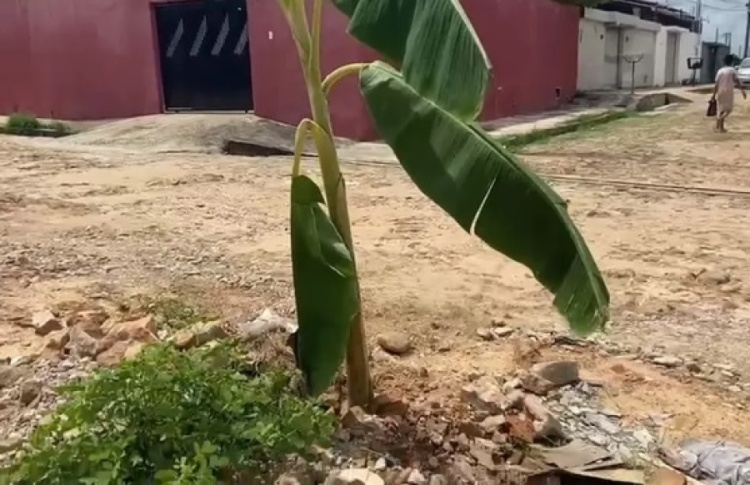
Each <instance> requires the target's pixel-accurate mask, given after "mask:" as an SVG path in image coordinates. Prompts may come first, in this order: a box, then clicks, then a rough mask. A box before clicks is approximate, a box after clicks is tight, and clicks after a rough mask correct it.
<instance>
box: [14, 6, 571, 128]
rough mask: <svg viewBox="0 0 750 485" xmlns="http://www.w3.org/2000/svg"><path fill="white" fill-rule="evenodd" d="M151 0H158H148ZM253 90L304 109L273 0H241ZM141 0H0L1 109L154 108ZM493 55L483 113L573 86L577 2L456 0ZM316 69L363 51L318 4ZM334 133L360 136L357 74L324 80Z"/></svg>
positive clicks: (264, 101) (73, 115)
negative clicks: (330, 86) (329, 89)
mask: <svg viewBox="0 0 750 485" xmlns="http://www.w3.org/2000/svg"><path fill="white" fill-rule="evenodd" d="M156 1H161V0H156ZM247 1H248V16H249V23H248V25H249V29H248V30H249V33H250V56H251V59H252V73H253V98H254V102H255V107H256V113H257V114H258V115H260V116H264V117H267V118H271V119H275V120H279V121H283V122H286V123H291V124H295V123H297V122H298V121H299V120H300V119H301V118H303V117H305V116H309V114H310V113H309V112H310V109H309V106H308V102H307V95H306V92H305V89H304V83H303V81H302V73H301V69H300V66H299V61H298V60H297V57H296V51H295V48H294V44H293V41H292V39H291V36H290V33H289V29H288V27H287V25H286V23H285V21H284V18H283V16H282V15H281V12H280V10H279V6H278V5H277V2H276V1H275V0H247ZM150 3H151V2H150V0H66V1H61V0H34V1H29V0H2V1H0V66H1V67H0V69H2V78H1V81H0V82H1V89H0V113H11V112H17V111H23V112H30V113H33V114H36V115H38V116H49V117H55V118H60V119H103V118H122V117H128V116H137V115H143V114H151V113H158V112H160V111H161V110H162V101H161V82H160V79H159V72H158V55H157V48H156V41H155V28H154V24H153V18H152V14H151V8H150ZM463 4H464V6H465V8H466V10H467V12H468V14H469V16H470V17H471V18H472V20H473V22H474V25H475V27H476V29H477V32H478V33H479V36H480V37H481V38H482V41H483V42H484V45H485V48H486V49H487V52H488V54H489V56H490V59H491V61H492V63H493V66H494V77H493V85H492V88H491V90H490V92H489V93H488V97H487V102H486V104H485V110H484V112H483V114H482V116H483V118H484V119H493V118H499V117H502V116H509V115H515V114H519V113H530V112H535V111H536V112H538V111H542V110H545V109H549V108H552V107H555V106H556V105H558V104H559V102H560V101H559V100H557V99H556V98H555V88H556V87H559V88H560V89H561V99H562V100H567V99H570V98H571V97H572V96H573V94H574V93H575V86H576V73H577V53H578V50H577V49H578V9H577V8H575V7H570V6H563V5H560V4H557V3H554V2H552V0H492V1H489V0H463ZM323 27H324V31H323V53H322V61H323V71H324V73H328V72H330V71H331V70H333V69H334V68H336V67H338V66H340V65H343V64H346V63H349V62H358V61H359V62H361V61H368V60H372V59H373V58H374V55H373V53H372V52H370V51H369V50H367V49H366V48H365V47H363V46H362V45H360V44H358V43H357V42H355V41H353V40H352V39H351V38H350V37H348V35H347V34H346V18H345V17H344V16H343V15H341V14H340V13H339V12H338V11H336V10H335V9H334V8H333V7H330V6H329V5H327V6H326V12H325V17H324V26H323ZM331 109H332V117H333V123H334V129H335V130H336V133H337V134H339V135H341V136H348V137H351V138H358V139H371V138H374V137H375V133H374V131H373V128H372V126H371V124H370V123H369V121H368V116H367V112H366V108H365V106H364V103H363V102H362V100H361V99H360V97H359V93H358V89H357V82H356V80H355V79H348V80H345V81H344V82H342V83H340V84H339V85H338V86H336V88H335V89H334V92H333V94H332V98H331Z"/></svg>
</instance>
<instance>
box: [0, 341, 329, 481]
mask: <svg viewBox="0 0 750 485" xmlns="http://www.w3.org/2000/svg"><path fill="white" fill-rule="evenodd" d="M248 365H249V364H248V363H246V362H245V361H244V360H243V358H242V354H241V352H240V351H239V349H237V348H236V347H234V346H232V345H229V344H223V345H220V346H217V347H214V348H212V349H206V348H202V349H195V350H191V351H187V352H180V351H178V350H176V349H174V348H172V347H171V346H169V345H163V344H159V345H154V346H151V347H148V348H146V349H145V350H144V351H143V352H142V353H141V354H140V355H139V356H138V357H136V358H135V359H133V360H130V361H126V362H125V363H123V364H122V365H120V366H119V367H117V368H115V369H113V370H102V371H99V372H98V373H96V374H95V375H94V376H93V377H92V378H90V379H88V380H85V381H83V382H80V383H77V384H74V385H70V386H67V387H64V388H62V389H61V393H62V395H63V397H64V398H65V401H64V402H65V403H64V404H62V405H61V406H60V407H59V408H58V409H57V411H56V412H55V414H54V415H53V416H52V419H51V420H50V421H49V422H48V423H47V424H43V425H42V426H40V427H39V428H38V429H37V430H36V431H35V432H34V434H33V436H32V438H31V440H30V442H29V443H28V444H27V445H26V447H25V448H24V449H23V451H22V452H21V454H20V457H17V458H16V462H15V463H14V464H13V465H12V466H11V468H10V469H8V470H5V474H6V477H5V478H6V480H7V479H9V480H10V483H15V484H20V485H25V484H29V485H31V484H37V483H39V484H41V483H45V484H60V485H63V484H72V483H84V484H97V485H98V484H111V485H115V484H124V483H134V484H138V483H143V484H146V483H153V484H170V485H172V484H173V485H177V484H180V485H205V484H213V483H251V482H250V481H249V479H250V478H251V477H265V476H267V475H268V474H269V473H273V472H275V471H277V470H276V469H277V468H278V467H280V466H283V464H284V462H285V460H286V459H287V457H288V456H289V455H291V454H296V455H299V456H303V457H309V456H308V455H309V453H310V450H311V448H312V447H313V445H319V446H325V445H327V444H328V442H329V439H330V437H331V435H332V433H333V431H334V427H335V418H334V416H333V415H331V414H329V413H326V412H324V411H323V410H322V409H321V408H320V407H319V406H318V405H317V403H315V402H314V401H309V400H305V399H302V398H300V397H298V396H297V395H296V394H295V393H293V392H292V391H291V389H292V388H293V386H292V385H290V382H291V378H290V377H289V376H288V375H285V374H282V373H275V372H269V373H265V374H262V375H260V376H256V377H248V375H247V373H248V372H247V371H246V370H245V368H246V367H247V366H248ZM8 474H9V476H8ZM3 478H4V477H3V476H2V473H0V483H7V482H3ZM259 483H269V482H259Z"/></svg>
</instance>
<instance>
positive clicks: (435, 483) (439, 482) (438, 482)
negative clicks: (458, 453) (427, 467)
mask: <svg viewBox="0 0 750 485" xmlns="http://www.w3.org/2000/svg"><path fill="white" fill-rule="evenodd" d="M429 485H448V479H447V478H445V477H444V476H443V475H439V474H435V475H432V476H431V477H430V484H429Z"/></svg>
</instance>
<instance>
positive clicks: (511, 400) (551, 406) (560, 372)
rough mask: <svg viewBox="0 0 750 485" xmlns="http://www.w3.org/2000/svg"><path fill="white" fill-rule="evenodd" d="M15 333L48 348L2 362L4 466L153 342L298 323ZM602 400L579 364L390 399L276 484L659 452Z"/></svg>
mask: <svg viewBox="0 0 750 485" xmlns="http://www.w3.org/2000/svg"><path fill="white" fill-rule="evenodd" d="M16 323H17V324H19V325H26V326H30V327H33V330H34V332H35V333H36V334H37V335H38V336H40V337H43V339H44V342H43V343H42V344H41V345H40V346H39V348H38V349H35V350H34V352H32V354H33V355H34V357H33V358H29V357H20V356H19V357H16V358H13V359H10V360H8V361H7V362H0V436H2V437H3V438H2V439H0V464H2V463H4V462H7V461H8V460H10V459H12V458H13V456H14V455H15V453H16V450H18V449H19V448H20V447H21V446H22V444H23V442H24V441H25V440H26V439H27V438H28V436H29V435H30V433H31V432H32V431H33V430H34V429H35V428H36V427H37V426H38V424H39V423H40V422H41V421H42V420H44V419H45V416H48V415H49V413H50V411H52V410H53V409H54V408H55V406H57V405H58V404H59V403H60V397H59V396H58V395H57V394H56V392H55V388H56V387H57V386H59V385H60V384H63V383H66V382H69V381H71V380H75V379H79V378H83V377H86V376H87V375H89V374H90V373H91V372H92V371H94V370H96V369H97V368H99V367H108V366H112V365H115V364H117V363H118V362H120V361H121V360H123V359H129V358H132V357H134V356H136V355H138V353H139V352H140V351H141V349H142V348H143V347H144V346H145V345H147V344H149V343H152V342H157V341H164V340H168V341H170V342H172V343H173V344H174V345H175V346H177V347H178V348H182V349H186V348H190V347H193V346H199V345H204V344H206V343H209V342H213V341H216V340H219V339H224V338H227V337H230V336H233V337H236V338H239V339H242V340H244V341H251V340H254V339H257V338H258V337H260V336H263V335H268V334H269V333H271V332H278V331H280V332H281V333H282V334H284V335H286V334H289V333H291V332H293V331H294V324H293V322H292V321H290V320H288V319H285V318H282V317H279V316H278V315H276V314H274V313H273V312H270V311H264V312H263V313H262V314H261V315H260V316H259V317H258V318H256V319H254V320H252V321H248V322H245V323H243V324H240V325H237V326H234V327H233V328H229V329H228V328H227V325H224V324H222V323H221V322H219V321H208V322H199V323H196V324H195V325H193V326H191V327H189V328H183V329H179V330H176V331H174V332H173V331H171V330H169V329H164V328H160V327H163V325H160V324H159V322H157V319H156V318H155V317H154V316H152V315H147V314H143V313H142V312H141V313H137V312H129V311H117V312H113V311H106V310H105V309H103V308H101V307H97V306H88V307H75V308H68V309H57V310H45V311H43V312H39V313H37V314H35V315H33V317H32V318H30V319H28V320H23V321H19V322H16ZM400 337H403V338H400ZM493 338H499V337H496V336H494V335H493ZM261 340H264V341H265V340H268V339H261ZM378 343H379V346H380V349H376V350H379V351H385V352H387V353H388V354H390V355H403V354H404V353H405V352H408V351H409V349H410V347H411V342H410V341H409V339H408V338H407V337H405V336H399V335H395V334H394V335H390V334H388V335H381V336H379V337H378ZM287 350H288V349H287ZM290 358H291V356H290ZM598 389H599V388H598V387H597V385H596V383H587V382H582V381H581V379H580V376H579V369H578V365H577V364H576V363H575V362H572V361H555V362H543V363H538V364H536V365H534V366H532V367H531V368H530V369H529V370H528V371H519V372H518V373H517V374H516V375H513V376H503V377H501V378H496V377H493V376H489V375H476V376H472V378H471V379H470V381H469V382H468V383H467V384H466V385H464V386H463V387H462V388H461V389H460V396H461V398H460V399H459V400H455V402H451V403H447V404H446V403H439V402H433V401H430V400H428V399H422V398H421V397H420V398H418V399H415V400H413V401H409V400H408V399H406V398H404V397H403V396H400V395H393V394H388V393H386V394H382V395H379V396H377V398H376V402H375V404H374V406H373V409H371V410H369V411H370V412H369V413H368V412H365V410H363V409H361V408H358V407H353V408H344V409H340V408H339V406H338V404H335V405H332V407H333V408H334V409H335V410H336V411H337V412H338V413H339V415H340V417H341V429H340V430H339V432H338V433H337V435H336V439H335V443H334V444H333V446H332V447H331V448H330V449H329V450H320V454H319V460H318V461H317V462H315V463H311V464H305V465H304V466H301V467H298V468H297V469H295V470H294V472H293V473H292V472H290V473H287V474H285V475H282V477H280V478H279V480H278V481H277V483H281V484H285V485H295V484H297V485H307V484H314V483H326V484H328V485H332V484H365V485H378V484H381V483H387V484H411V485H419V484H431V485H440V484H443V483H456V484H460V483H492V482H495V481H496V480H498V477H500V476H502V475H503V474H505V473H508V470H511V469H513V470H515V469H516V468H517V467H524V468H525V469H540V468H543V467H544V466H549V465H550V464H552V465H554V464H555V463H556V461H555V460H558V461H559V460H560V458H559V456H557V457H556V458H554V459H553V458H550V459H548V460H545V459H544V458H543V456H544V453H547V452H549V450H557V453H558V455H559V454H560V453H562V451H561V450H567V449H568V448H566V447H571V446H573V447H574V448H575V447H577V449H578V451H579V454H580V446H579V445H580V444H581V443H583V442H587V446H588V448H586V450H587V451H586V453H587V456H589V457H590V458H591V460H590V461H589V462H586V464H587V465H589V466H591V465H592V462H602V461H603V462H606V463H609V464H612V463H615V464H617V463H622V462H626V463H628V462H631V461H632V460H634V459H638V457H639V456H640V455H644V454H646V453H648V452H649V449H650V447H651V445H652V444H653V442H654V439H653V437H652V436H653V435H652V434H651V432H650V431H649V430H648V429H645V428H638V429H633V428H629V427H627V426H624V425H623V424H622V423H620V421H619V415H618V414H617V413H616V412H614V411H611V410H607V409H602V408H601V406H599V403H598V399H597V393H598ZM332 401H333V400H332ZM540 456H541V457H542V458H540ZM584 461H585V460H584Z"/></svg>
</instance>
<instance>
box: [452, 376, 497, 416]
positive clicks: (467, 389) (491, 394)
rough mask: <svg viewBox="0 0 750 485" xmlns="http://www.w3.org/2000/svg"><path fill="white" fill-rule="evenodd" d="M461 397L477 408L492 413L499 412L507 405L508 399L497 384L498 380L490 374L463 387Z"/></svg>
mask: <svg viewBox="0 0 750 485" xmlns="http://www.w3.org/2000/svg"><path fill="white" fill-rule="evenodd" d="M461 397H462V399H463V400H464V402H466V403H467V404H469V405H471V406H472V407H474V408H475V409H477V410H480V411H485V412H488V413H490V414H499V413H501V412H502V411H503V410H504V408H505V407H506V406H507V399H506V398H505V395H504V394H503V392H502V391H501V390H500V386H498V385H497V381H495V379H493V378H492V377H489V376H484V377H480V378H479V379H477V380H476V381H474V382H473V383H471V384H467V385H465V386H464V387H463V388H462V389H461Z"/></svg>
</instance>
